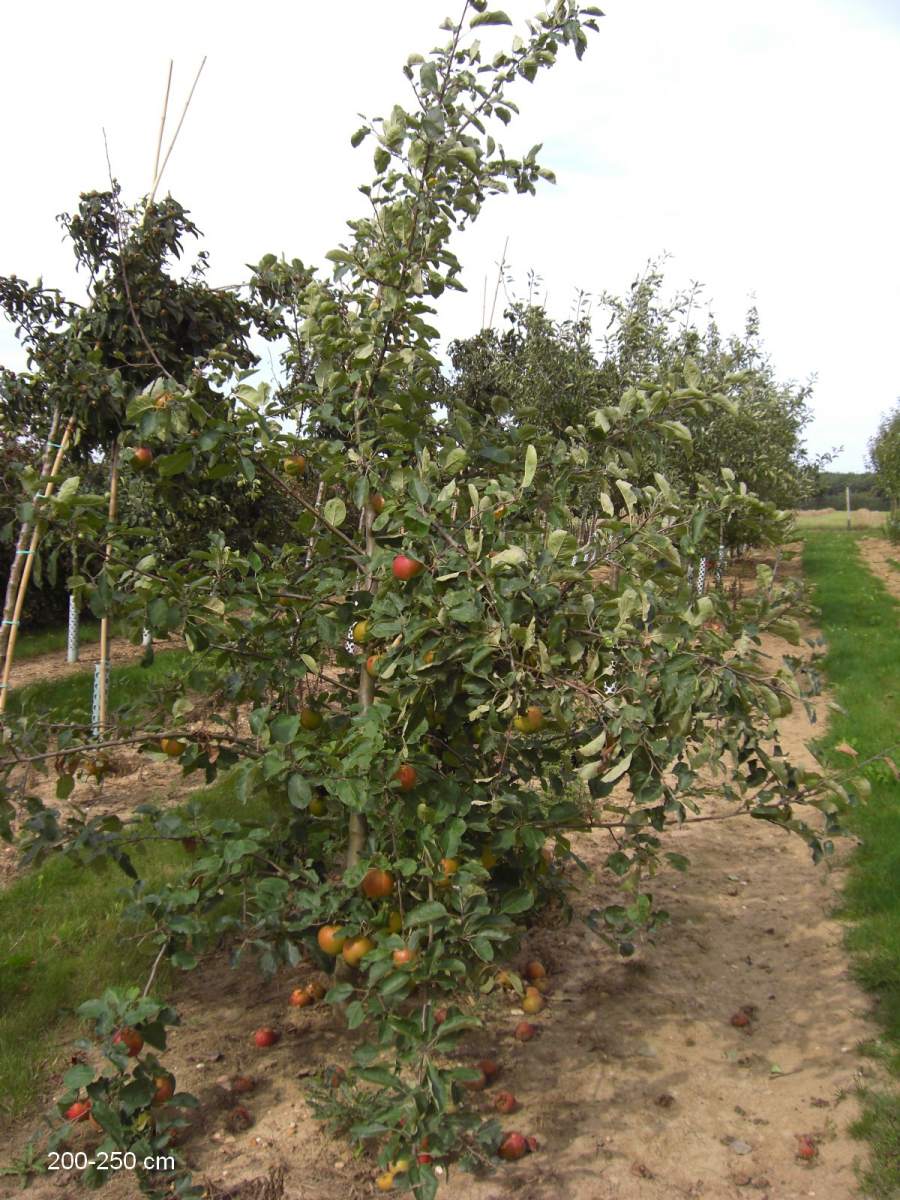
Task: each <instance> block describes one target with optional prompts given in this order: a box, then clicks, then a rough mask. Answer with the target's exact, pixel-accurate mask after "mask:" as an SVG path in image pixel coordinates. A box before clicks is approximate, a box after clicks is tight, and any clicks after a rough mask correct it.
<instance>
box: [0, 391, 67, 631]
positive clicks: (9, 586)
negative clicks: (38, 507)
mask: <svg viewBox="0 0 900 1200" xmlns="http://www.w3.org/2000/svg"><path fill="white" fill-rule="evenodd" d="M58 432H59V405H58V404H57V405H56V407H55V408H54V409H53V417H52V418H51V421H50V432H49V433H48V434H47V440H46V442H45V443H44V450H43V453H42V454H41V479H42V480H44V479H46V478H47V476H48V475H49V474H50V463H51V455H50V451H51V450H53V448H54V446H55V442H54V438H55V437H56V435H57V433H58ZM32 529H33V525H32V522H31V521H23V522H22V524H21V527H20V528H19V538H18V541H17V542H16V550H15V553H14V554H13V560H12V562H11V563H10V567H9V577H8V578H7V581H6V596H5V598H4V601H3V622H4V623H3V624H2V625H0V654H2V653H3V650H4V649H5V647H6V643H7V640H8V637H9V631H10V629H11V628H12V626H11V625H8V624H6V622H7V621H9V620H11V619H12V615H13V610H14V609H15V607H16V594H17V592H18V589H19V580H20V579H21V578H22V570H23V568H24V566H25V561H24V560H25V558H26V557H27V554H26V551H27V548H28V540H29V538H30V537H31V532H32Z"/></svg>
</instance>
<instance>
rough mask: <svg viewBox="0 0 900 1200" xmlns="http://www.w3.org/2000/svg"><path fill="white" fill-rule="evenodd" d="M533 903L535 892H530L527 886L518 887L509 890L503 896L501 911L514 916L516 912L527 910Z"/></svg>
mask: <svg viewBox="0 0 900 1200" xmlns="http://www.w3.org/2000/svg"><path fill="white" fill-rule="evenodd" d="M533 904H534V894H533V893H532V892H529V891H528V890H527V888H516V889H515V891H512V892H508V893H507V894H506V895H505V896H504V897H503V902H502V903H501V905H500V911H501V912H504V913H508V914H509V915H511V916H512V915H514V914H515V913H522V912H527V911H528V909H529V908H531V907H532V906H533Z"/></svg>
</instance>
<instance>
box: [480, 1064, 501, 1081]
mask: <svg viewBox="0 0 900 1200" xmlns="http://www.w3.org/2000/svg"><path fill="white" fill-rule="evenodd" d="M478 1065H479V1067H481V1069H482V1071H484V1074H485V1078H486V1079H487V1080H488V1082H490V1080H492V1079H496V1078H497V1076H498V1075H499V1074H500V1064H499V1063H498V1062H495V1061H494V1059H492V1058H483V1059H482V1060H481V1062H480V1063H479V1064H478Z"/></svg>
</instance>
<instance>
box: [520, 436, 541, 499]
mask: <svg viewBox="0 0 900 1200" xmlns="http://www.w3.org/2000/svg"><path fill="white" fill-rule="evenodd" d="M537 462H538V457H537V450H535V448H534V446H531V445H529V447H528V449H527V450H526V451H525V474H524V475H523V476H522V488H523V490H524V489H525V488H529V487H531V483H532V480H533V479H534V473H535V471H536V470H537Z"/></svg>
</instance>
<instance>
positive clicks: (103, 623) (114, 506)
mask: <svg viewBox="0 0 900 1200" xmlns="http://www.w3.org/2000/svg"><path fill="white" fill-rule="evenodd" d="M118 511H119V443H118V441H116V442H115V443H114V444H113V448H112V453H111V454H110V469H109V533H108V534H107V541H106V550H105V552H104V555H103V571H104V574H105V573H106V571H107V569H108V566H109V560H110V559H111V558H112V553H113V541H112V528H113V525H114V523H115V520H116V516H117V515H118ZM108 678H109V617H108V616H104V617H102V618H101V620H100V680H99V687H100V694H99V696H98V698H97V713H98V717H97V735H98V736H100V735H102V733H103V730H104V729H105V728H106V708H107V699H108V693H107V680H108Z"/></svg>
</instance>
